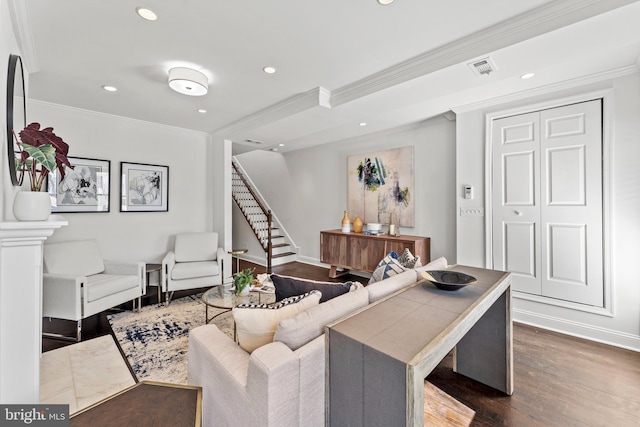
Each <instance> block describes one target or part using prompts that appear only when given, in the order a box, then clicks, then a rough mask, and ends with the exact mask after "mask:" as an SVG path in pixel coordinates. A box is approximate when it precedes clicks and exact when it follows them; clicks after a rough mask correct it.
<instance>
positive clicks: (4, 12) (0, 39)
mask: <svg viewBox="0 0 640 427" xmlns="http://www.w3.org/2000/svg"><path fill="white" fill-rule="evenodd" d="M10 54H14V55H20V54H21V52H20V50H19V48H18V42H17V40H16V38H15V36H14V34H13V25H12V23H11V16H10V13H9V5H8V3H7V2H6V1H3V2H0V123H2V127H1V128H0V135H1V136H0V140H1V141H2V145H1V146H0V147H1V148H0V176H2V179H0V183H1V184H0V185H1V187H0V189H1V191H2V197H0V218H1V219H2V220H3V221H4V220H6V219H7V218H8V215H12V214H10V212H11V208H12V206H13V197H14V193H15V190H13V186H12V185H11V179H10V177H9V172H8V170H7V131H6V127H7V121H6V117H7V103H6V99H7V66H8V63H9V55H10ZM25 73H26V71H25ZM26 82H28V76H25V84H26Z"/></svg>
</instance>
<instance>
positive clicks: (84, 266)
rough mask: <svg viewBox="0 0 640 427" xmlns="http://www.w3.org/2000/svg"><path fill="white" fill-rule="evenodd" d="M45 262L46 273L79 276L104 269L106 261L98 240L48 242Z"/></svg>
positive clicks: (96, 272)
mask: <svg viewBox="0 0 640 427" xmlns="http://www.w3.org/2000/svg"><path fill="white" fill-rule="evenodd" d="M43 262H44V271H45V273H52V274H62V275H67V276H76V277H77V276H91V275H93V274H99V273H102V272H103V271H104V261H103V260H102V254H101V253H100V249H99V248H98V242H97V241H96V240H78V241H73V242H60V243H49V244H46V245H44V251H43Z"/></svg>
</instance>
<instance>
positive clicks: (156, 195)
mask: <svg viewBox="0 0 640 427" xmlns="http://www.w3.org/2000/svg"><path fill="white" fill-rule="evenodd" d="M168 211H169V166H160V165H148V164H143V163H127V162H120V212H168Z"/></svg>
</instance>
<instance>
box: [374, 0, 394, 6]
mask: <svg viewBox="0 0 640 427" xmlns="http://www.w3.org/2000/svg"><path fill="white" fill-rule="evenodd" d="M393 1H394V0H378V4H381V5H383V6H386V5H388V4H391V3H393Z"/></svg>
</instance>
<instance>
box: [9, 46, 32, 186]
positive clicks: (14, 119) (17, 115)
mask: <svg viewBox="0 0 640 427" xmlns="http://www.w3.org/2000/svg"><path fill="white" fill-rule="evenodd" d="M26 101H27V100H26V97H25V90H24V72H23V70H22V59H20V57H19V56H18V55H9V70H8V73H7V158H8V159H9V175H10V176H11V183H12V184H13V185H20V180H19V179H18V174H17V171H16V154H17V153H18V152H19V151H20V150H19V148H18V145H17V141H16V138H14V136H13V133H14V130H15V134H16V136H17V135H18V133H19V132H20V131H21V130H22V129H24V128H25V126H26V125H27V102H26Z"/></svg>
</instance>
